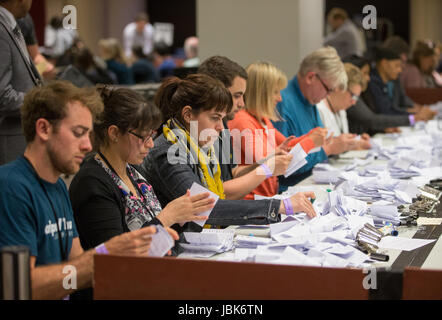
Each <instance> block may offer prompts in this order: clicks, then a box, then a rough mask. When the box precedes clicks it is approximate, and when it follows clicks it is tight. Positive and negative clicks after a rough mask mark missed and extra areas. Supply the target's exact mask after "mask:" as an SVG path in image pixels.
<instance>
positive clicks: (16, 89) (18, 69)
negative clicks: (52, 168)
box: [0, 0, 41, 165]
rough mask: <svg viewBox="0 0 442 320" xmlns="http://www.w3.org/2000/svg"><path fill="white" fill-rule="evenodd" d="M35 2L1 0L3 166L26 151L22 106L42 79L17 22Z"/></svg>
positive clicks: (0, 145)
mask: <svg viewBox="0 0 442 320" xmlns="http://www.w3.org/2000/svg"><path fill="white" fill-rule="evenodd" d="M31 5H32V0H0V165H2V164H4V163H7V162H10V161H12V160H15V159H16V158H17V157H18V156H19V155H21V154H23V152H24V150H25V146H26V142H25V139H24V136H23V134H22V129H21V121H20V108H21V106H22V104H23V99H24V96H25V93H26V92H27V91H29V90H30V89H32V88H33V87H34V86H36V85H39V83H40V82H41V78H40V76H39V74H38V72H37V70H36V68H35V66H34V64H33V62H32V60H31V59H30V57H29V53H28V51H27V49H26V44H25V40H24V38H23V35H22V33H21V30H20V27H19V26H18V24H17V21H16V20H17V19H20V18H23V17H24V16H26V14H27V13H28V12H29V9H30V8H31Z"/></svg>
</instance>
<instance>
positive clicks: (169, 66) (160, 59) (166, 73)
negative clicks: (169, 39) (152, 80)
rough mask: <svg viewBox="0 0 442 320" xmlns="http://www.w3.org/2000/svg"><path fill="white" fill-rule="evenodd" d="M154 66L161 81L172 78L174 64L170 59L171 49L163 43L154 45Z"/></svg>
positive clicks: (171, 58)
mask: <svg viewBox="0 0 442 320" xmlns="http://www.w3.org/2000/svg"><path fill="white" fill-rule="evenodd" d="M154 65H155V66H156V68H157V70H158V73H159V74H160V77H161V79H165V78H167V77H171V76H173V71H174V69H175V68H176V63H175V60H174V59H173V57H172V48H171V47H170V46H168V45H167V44H166V43H165V42H164V41H161V42H158V43H156V44H155V49H154Z"/></svg>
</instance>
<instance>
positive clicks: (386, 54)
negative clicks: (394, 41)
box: [375, 45, 401, 62]
mask: <svg viewBox="0 0 442 320" xmlns="http://www.w3.org/2000/svg"><path fill="white" fill-rule="evenodd" d="M384 59H385V60H400V59H401V56H400V54H399V53H398V52H397V51H395V50H392V49H391V48H389V47H386V46H384V45H382V46H379V47H377V48H376V50H375V61H376V62H380V61H381V60H384Z"/></svg>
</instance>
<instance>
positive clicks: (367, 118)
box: [343, 56, 423, 135]
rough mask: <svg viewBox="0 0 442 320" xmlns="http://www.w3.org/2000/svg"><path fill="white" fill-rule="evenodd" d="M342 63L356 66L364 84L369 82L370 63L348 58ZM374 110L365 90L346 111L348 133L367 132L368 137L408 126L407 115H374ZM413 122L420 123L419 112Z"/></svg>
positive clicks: (370, 98) (352, 57)
mask: <svg viewBox="0 0 442 320" xmlns="http://www.w3.org/2000/svg"><path fill="white" fill-rule="evenodd" d="M343 61H344V62H348V63H351V64H353V65H355V66H357V67H358V68H359V69H360V70H361V72H362V75H363V76H364V79H365V82H366V83H367V84H368V83H369V82H370V62H369V61H368V60H367V59H365V58H362V57H358V56H349V57H346V58H344V59H343ZM374 110H376V108H375V106H374V102H373V98H372V97H371V95H370V93H369V92H368V90H367V88H365V89H363V92H362V94H361V96H360V98H359V99H358V101H357V102H356V104H355V105H354V106H353V107H351V108H349V109H348V110H347V119H348V124H349V130H350V132H353V133H357V134H362V133H365V132H367V133H368V134H370V135H373V134H376V133H380V132H385V133H394V132H400V129H399V128H398V127H401V126H410V125H411V122H410V118H409V116H408V115H386V114H378V113H375V112H374ZM414 118H415V121H422V120H423V118H421V112H418V113H417V114H415V115H414Z"/></svg>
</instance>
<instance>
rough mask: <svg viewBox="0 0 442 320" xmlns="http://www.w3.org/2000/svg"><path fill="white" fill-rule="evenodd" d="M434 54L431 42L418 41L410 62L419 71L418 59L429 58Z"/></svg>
mask: <svg viewBox="0 0 442 320" xmlns="http://www.w3.org/2000/svg"><path fill="white" fill-rule="evenodd" d="M435 54H436V51H435V46H434V44H433V43H432V42H430V43H428V42H425V41H418V42H417V43H416V47H415V48H414V50H413V56H412V59H411V62H412V63H413V64H414V65H415V66H417V67H418V68H419V69H420V59H421V58H425V57H431V56H434V55H435Z"/></svg>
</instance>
